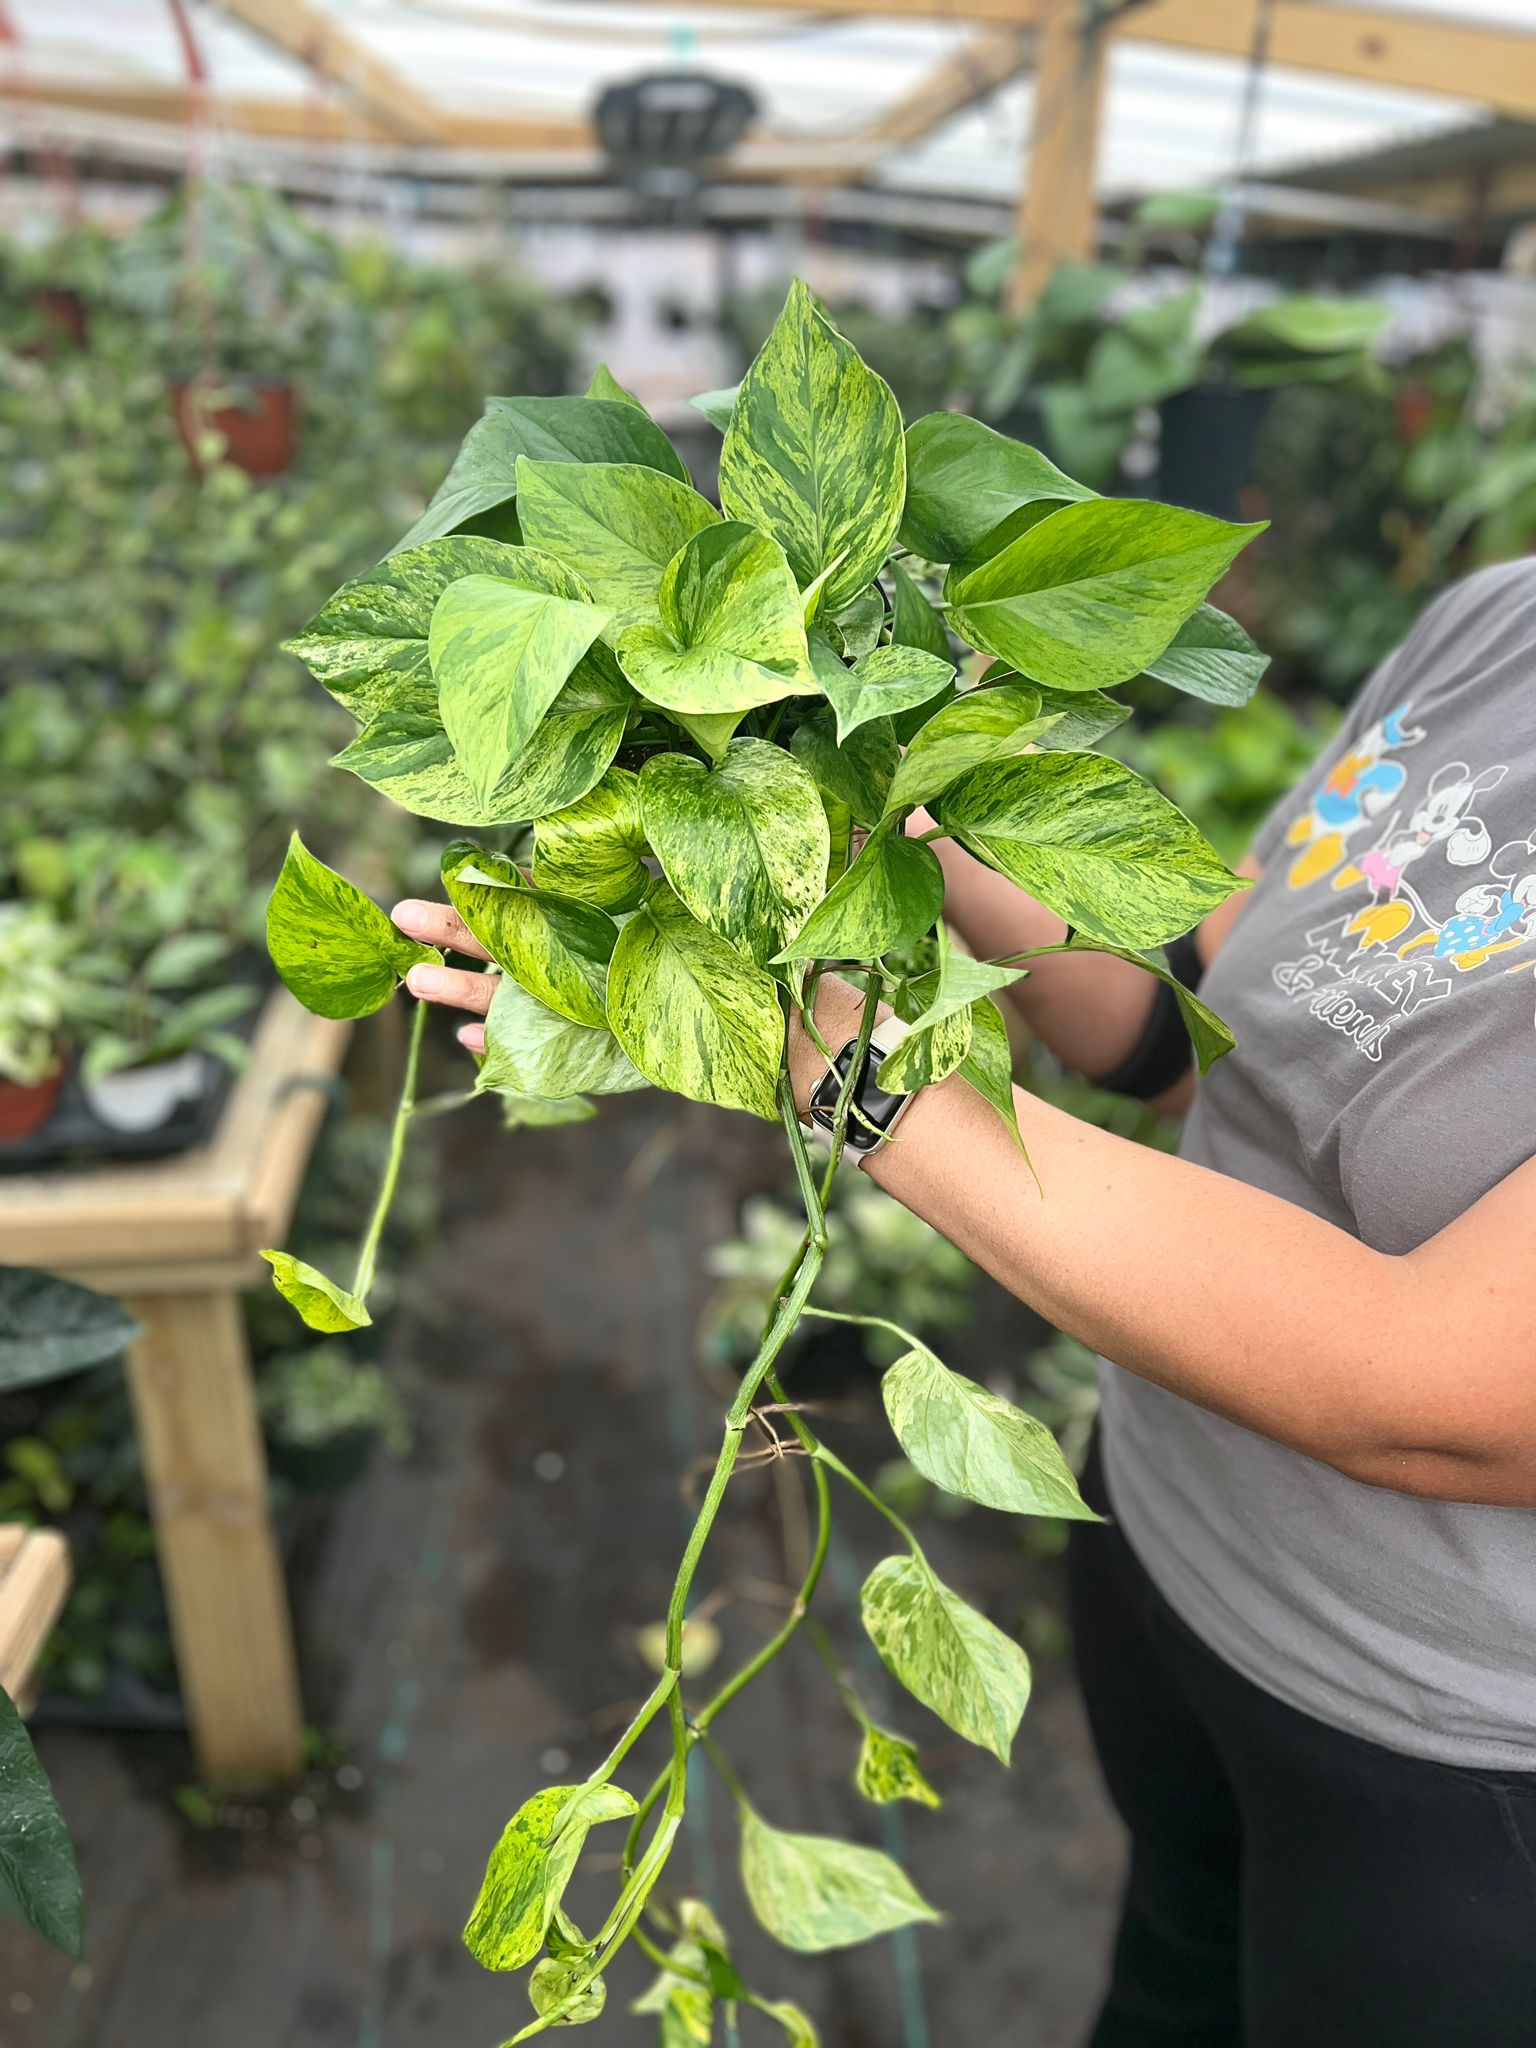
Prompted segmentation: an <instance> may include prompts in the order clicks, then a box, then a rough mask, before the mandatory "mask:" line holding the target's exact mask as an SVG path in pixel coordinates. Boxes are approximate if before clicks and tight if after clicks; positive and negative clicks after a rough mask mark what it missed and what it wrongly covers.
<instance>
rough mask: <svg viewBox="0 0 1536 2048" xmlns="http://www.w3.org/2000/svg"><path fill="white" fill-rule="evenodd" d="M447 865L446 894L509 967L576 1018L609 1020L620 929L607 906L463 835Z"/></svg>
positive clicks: (506, 970) (494, 956)
mask: <svg viewBox="0 0 1536 2048" xmlns="http://www.w3.org/2000/svg"><path fill="white" fill-rule="evenodd" d="M442 871H443V884H444V886H445V888H446V889H447V891H448V900H449V902H450V903H452V905H453V907H454V909H455V910H456V911H457V912H458V913H459V916H460V917H461V918H463V920H464V922H465V924H467V925H468V926H469V929H470V930H471V931H472V932H473V933H474V935H475V937H476V938H477V939H478V940H479V941H480V943H481V945H482V946H484V948H485V950H486V952H487V953H489V954H490V956H491V958H492V959H493V960H494V961H495V962H496V965H497V966H498V967H499V968H501V970H502V972H503V973H504V974H510V975H511V976H512V978H513V980H514V981H517V982H520V983H521V984H522V986H523V987H524V988H525V989H527V991H528V993H529V994H530V995H532V996H536V997H537V998H538V1000H539V1001H540V1002H541V1003H544V1004H545V1005H546V1006H547V1007H548V1008H549V1009H551V1010H555V1011H557V1012H558V1013H559V1014H560V1016H562V1017H567V1018H569V1019H570V1020H571V1022H572V1023H575V1024H589V1025H593V1026H597V1025H601V1024H603V1023H604V1022H605V1017H604V1012H603V990H604V986H605V984H606V981H607V977H608V959H609V955H610V954H611V953H612V952H613V942H614V940H615V938H616V937H617V936H618V926H617V925H616V924H615V923H614V921H613V919H612V918H611V917H609V916H608V915H607V913H606V912H605V911H601V910H598V909H597V908H596V907H595V906H594V905H593V904H590V903H581V902H578V901H577V900H576V898H575V897H574V896H561V895H559V894H557V893H556V892H555V891H554V890H552V889H531V888H529V886H528V884H527V882H526V881H525V880H524V878H523V875H522V872H521V870H520V869H519V868H518V866H517V865H516V863H515V862H514V861H511V860H509V859H508V858H507V857H506V855H505V854H498V853H485V852H483V851H482V850H481V849H480V848H479V847H478V846H471V845H470V844H469V843H468V841H466V840H463V839H456V840H455V841H454V842H453V844H452V845H451V846H449V847H448V848H447V849H446V850H445V851H444V854H443V870H442ZM533 1092H537V1091H533ZM570 1092H571V1093H573V1094H574V1093H577V1092H579V1091H577V1090H575V1089H573V1090H571V1091H570Z"/></svg>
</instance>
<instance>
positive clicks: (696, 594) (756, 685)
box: [618, 524, 817, 716]
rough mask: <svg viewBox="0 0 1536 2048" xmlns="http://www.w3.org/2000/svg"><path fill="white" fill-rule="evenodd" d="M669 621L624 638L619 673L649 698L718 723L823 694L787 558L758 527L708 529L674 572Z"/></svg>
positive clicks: (668, 573)
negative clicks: (727, 715) (726, 716)
mask: <svg viewBox="0 0 1536 2048" xmlns="http://www.w3.org/2000/svg"><path fill="white" fill-rule="evenodd" d="M657 606H658V609H659V612H660V616H661V623H660V624H659V625H655V626H649V625H640V626H631V627H629V628H628V629H627V630H626V631H625V632H624V633H622V634H621V635H620V637H619V647H618V654H619V665H620V666H621V667H622V669H623V670H624V673H625V674H626V675H627V676H628V677H629V679H630V681H631V682H632V683H633V684H634V686H635V688H636V689H637V690H638V691H639V692H640V694H641V696H642V697H646V698H648V699H649V700H650V702H651V703H653V704H660V705H662V706H663V707H664V708H666V709H667V710H671V711H679V712H689V713H694V714H703V715H705V716H714V715H718V714H719V713H722V712H742V711H746V710H750V709H751V707H752V706H753V705H756V704H769V703H774V702H776V701H777V700H778V699H779V698H780V697H788V696H796V695H798V696H809V695H814V694H815V692H816V689H817V684H816V678H815V675H814V673H813V671H812V669H811V657H810V650H809V648H808V647H807V646H806V640H805V623H804V619H803V617H802V614H801V606H800V592H799V589H798V587H797V586H796V583H795V579H794V576H793V575H792V574H791V572H790V567H789V564H788V562H787V561H786V560H785V559H784V551H783V549H782V548H781V547H779V545H778V544H777V542H775V541H772V540H770V539H769V538H768V537H767V535H766V534H761V533H754V532H753V531H752V530H751V528H750V527H746V526H739V525H734V524H722V525H718V526H710V527H706V528H705V529H704V531H703V532H702V533H700V534H697V535H695V537H694V538H693V539H692V540H691V541H689V542H688V544H687V545H686V546H685V547H684V548H683V549H682V550H681V551H680V552H679V553H678V554H677V555H676V556H675V557H674V559H673V560H672V561H671V562H670V563H669V564H668V565H667V568H666V570H665V572H664V574H663V576H662V579H661V586H660V589H659V590H658V592H657Z"/></svg>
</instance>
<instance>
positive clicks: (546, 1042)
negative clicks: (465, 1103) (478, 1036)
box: [475, 975, 647, 1122]
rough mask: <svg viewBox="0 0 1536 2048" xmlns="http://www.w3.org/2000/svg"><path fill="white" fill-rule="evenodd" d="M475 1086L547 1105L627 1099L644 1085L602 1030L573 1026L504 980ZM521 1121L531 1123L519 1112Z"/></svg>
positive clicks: (498, 987)
mask: <svg viewBox="0 0 1536 2048" xmlns="http://www.w3.org/2000/svg"><path fill="white" fill-rule="evenodd" d="M475 1085H476V1088H477V1089H478V1090H480V1091H481V1092H486V1091H491V1090H494V1092H495V1093H496V1094H498V1095H500V1096H502V1097H503V1098H504V1099H505V1098H507V1097H508V1096H509V1095H510V1096H517V1097H521V1098H523V1099H524V1101H525V1102H526V1101H529V1100H531V1101H533V1102H537V1103H544V1104H551V1103H557V1102H565V1101H569V1100H571V1099H572V1098H575V1097H580V1096H585V1095H622V1094H627V1093H629V1092H630V1091H631V1090H632V1089H635V1088H644V1087H645V1086H646V1085H647V1084H646V1079H645V1076H644V1075H643V1074H641V1073H639V1072H637V1071H636V1069H635V1066H634V1064H633V1062H632V1061H631V1060H630V1058H629V1056H628V1055H627V1054H626V1052H625V1051H624V1048H623V1047H622V1046H621V1045H620V1044H619V1042H618V1040H617V1039H616V1038H615V1037H614V1035H613V1033H612V1032H611V1031H610V1030H609V1029H608V1028H607V1026H606V1025H602V1026H596V1025H591V1024H573V1023H572V1022H571V1020H570V1018H569V1017H562V1016H561V1015H560V1013H559V1011H558V1010H552V1009H550V1007H549V1005H548V1004H547V1003H541V1002H540V1001H539V999H538V997H537V996H532V995H530V994H529V993H528V991H527V989H525V988H524V987H523V986H522V985H521V983H520V982H516V981H514V980H513V979H512V977H511V976H510V975H504V976H503V977H502V979H501V980H500V981H499V982H498V983H497V984H496V993H495V995H494V996H492V998H491V1007H490V1009H489V1011H488V1012H487V1013H486V1019H485V1058H484V1059H483V1060H482V1061H481V1063H480V1074H479V1078H478V1080H477V1082H476V1084H475ZM520 1121H523V1122H531V1121H534V1118H533V1117H532V1116H530V1115H528V1114H526V1113H523V1112H520Z"/></svg>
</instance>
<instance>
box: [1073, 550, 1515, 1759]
mask: <svg viewBox="0 0 1536 2048" xmlns="http://www.w3.org/2000/svg"><path fill="white" fill-rule="evenodd" d="M1254 855H1255V858H1256V860H1257V862H1258V863H1259V865H1260V866H1261V868H1262V870H1263V873H1262V876H1261V879H1260V880H1259V882H1258V883H1257V884H1256V886H1255V888H1254V890H1253V891H1252V894H1251V895H1250V897H1249V898H1248V900H1247V902H1246V903H1245V905H1244V907H1243V909H1242V911H1241V913H1240V914H1239V916H1238V917H1237V919H1236V921H1235V923H1234V924H1233V926H1232V929H1231V932H1230V934H1229V936H1228V938H1227V940H1226V942H1225V944H1224V945H1223V946H1222V948H1221V950H1220V952H1219V953H1218V954H1217V956H1216V959H1215V960H1214V962H1213V963H1212V966H1211V969H1210V972H1209V973H1208V974H1207V976H1206V978H1205V981H1204V982H1203V983H1202V985H1201V991H1200V992H1201V995H1202V996H1203V997H1205V998H1206V1000H1208V1001H1209V1002H1210V1003H1211V1004H1212V1006H1213V1007H1214V1008H1215V1009H1216V1010H1217V1011H1218V1012H1219V1013H1220V1014H1221V1015H1222V1016H1223V1017H1225V1018H1226V1020H1227V1022H1228V1023H1229V1024H1230V1025H1231V1026H1232V1028H1233V1030H1234V1031H1235V1033H1236V1034H1237V1050H1236V1051H1235V1052H1234V1053H1232V1054H1231V1055H1229V1057H1228V1058H1226V1059H1224V1060H1221V1061H1219V1062H1218V1063H1217V1065H1216V1066H1215V1067H1214V1068H1213V1069H1212V1070H1211V1072H1210V1074H1209V1075H1208V1076H1207V1077H1206V1079H1205V1080H1204V1081H1203V1082H1202V1083H1201V1085H1200V1088H1199V1091H1198V1094H1197V1097H1196V1101H1195V1106H1194V1108H1193V1109H1192V1111H1191V1113H1190V1116H1189V1118H1188V1121H1187V1123H1186V1126H1185V1130H1184V1136H1183V1142H1182V1144H1181V1147H1180V1149H1181V1152H1182V1153H1183V1155H1184V1157H1186V1158H1188V1159H1193V1160H1195V1161H1197V1162H1199V1163H1201V1164H1203V1165H1207V1166H1211V1167H1214V1168H1215V1169H1217V1170H1218V1171H1219V1172H1222V1173H1227V1174H1231V1175H1233V1176H1234V1177H1235V1178H1236V1179H1239V1180H1243V1181H1247V1182H1249V1183H1250V1184H1251V1185H1253V1186H1255V1187H1261V1188H1265V1189H1267V1190H1268V1191H1269V1192H1270V1193H1272V1194H1275V1195H1279V1196H1281V1197H1283V1198H1284V1199H1285V1200H1287V1201H1291V1202H1295V1203H1297V1204H1298V1205H1299V1206H1300V1207H1302V1208H1305V1209H1310V1210H1311V1211H1313V1212H1314V1213H1315V1214H1317V1215H1320V1216H1324V1217H1326V1218H1327V1219H1328V1220H1329V1221H1330V1222H1333V1223H1336V1224H1338V1225H1339V1226H1340V1227H1341V1228H1343V1229H1345V1230H1349V1231H1351V1232H1353V1233H1354V1234H1355V1235H1356V1236H1358V1237H1359V1238H1361V1239H1362V1240H1363V1241H1364V1242H1365V1243H1366V1244H1369V1245H1371V1246H1372V1247H1373V1248H1374V1249H1376V1250H1378V1251H1383V1252H1394V1253H1400V1252H1407V1251H1411V1250H1412V1249H1413V1248H1414V1247H1415V1246H1417V1245H1419V1244H1421V1243H1422V1242H1423V1241H1424V1240H1425V1239H1426V1238H1428V1237H1431V1236H1433V1235H1434V1234H1435V1232H1437V1231H1439V1230H1441V1229H1443V1228H1444V1227H1445V1226H1446V1225H1447V1224H1449V1223H1450V1222H1452V1221H1453V1220H1454V1219H1455V1218H1456V1217H1457V1216H1459V1215H1460V1214H1461V1213H1462V1212H1463V1211H1464V1210H1465V1209H1467V1208H1468V1207H1470V1205H1471V1204H1472V1203H1473V1202H1475V1201H1477V1200H1478V1199H1479V1198H1480V1197H1481V1196H1482V1195H1484V1194H1486V1193H1487V1192H1488V1190H1489V1189H1490V1188H1492V1187H1494V1186H1496V1185H1497V1183H1498V1182H1499V1181H1501V1180H1503V1179H1504V1178H1505V1176H1506V1175H1508V1174H1510V1173H1512V1172H1514V1170H1515V1169H1516V1168H1517V1167H1519V1166H1521V1165H1523V1164H1524V1163H1525V1161H1526V1160H1527V1159H1529V1158H1531V1157H1532V1156H1533V1155H1536V561H1523V562H1517V563H1512V564H1509V565H1507V566H1505V567H1502V568H1499V569H1491V570H1486V571H1483V572H1482V573H1481V574H1479V575H1476V576H1473V577H1471V578H1469V579H1468V580H1467V581H1466V582H1464V583H1462V584H1459V585H1458V586H1457V587H1456V588H1455V589H1453V590H1451V591H1449V592H1447V593H1446V594H1445V595H1444V596H1443V597H1442V598H1440V599H1439V600H1438V601H1437V602H1436V603H1435V604H1434V605H1432V606H1431V607H1430V609H1429V610H1428V611H1427V612H1426V613H1425V615H1424V617H1423V619H1422V620H1421V621H1420V622H1419V624H1418V626H1417V627H1416V628H1415V630H1414V632H1413V633H1412V634H1411V635H1410V636H1409V638H1408V639H1407V640H1406V641H1405V642H1404V644H1403V645H1402V646H1401V647H1400V648H1399V649H1398V650H1397V652H1396V653H1395V654H1393V655H1392V656H1391V657H1389V659H1388V660H1387V661H1386V662H1384V663H1383V664H1382V666H1381V668H1380V669H1379V670H1378V671H1377V673H1376V674H1375V675H1374V676H1373V677H1372V678H1371V680H1370V681H1369V682H1368V683H1367V684H1366V685H1365V687H1364V689H1363V690H1362V691H1361V693H1360V695H1359V697H1358V698H1357V700H1356V702H1355V704H1354V706H1353V707H1352V709H1351V712H1350V714H1349V716H1348V717H1347V718H1346V719H1345V721H1344V724H1343V726H1342V728H1341V730H1340V732H1339V733H1338V735H1337V736H1336V738H1335V739H1334V741H1333V743H1332V744H1331V745H1330V747H1329V748H1328V750H1327V752H1326V753H1325V755H1324V757H1323V759H1322V760H1321V761H1320V762H1319V763H1318V764H1317V766H1316V768H1315V769H1314V770H1313V772H1312V773H1311V774H1310V775H1309V776H1307V777H1306V778H1305V780H1304V781H1303V782H1302V784H1301V785H1300V786H1299V787H1298V788H1297V790H1296V791H1294V792H1293V793H1292V795H1291V796H1290V797H1288V798H1287V799H1286V801H1285V802H1284V803H1282V804H1281V805H1279V806H1278V807H1277V808H1276V810H1275V812H1274V813H1273V815H1272V816H1271V818H1270V819H1269V820H1268V822H1267V823H1266V825H1265V826H1264V828H1263V830H1262V831H1261V832H1260V834H1259V837H1258V840H1257V841H1256V843H1255V847H1254ZM1256 1255H1258V1254H1256ZM1334 1313H1335V1314H1336V1315H1337V1316H1338V1317H1339V1318H1340V1320H1341V1322H1342V1323H1343V1324H1345V1325H1346V1326H1347V1325H1348V1323H1349V1320H1350V1318H1351V1316H1352V1315H1355V1314H1357V1313H1358V1311H1357V1309H1356V1306H1355V1304H1353V1303H1351V1302H1349V1301H1340V1302H1338V1303H1336V1304H1335V1307H1334ZM1364 1335H1365V1333H1362V1336H1364ZM1423 1341H1424V1343H1425V1345H1426V1346H1432V1345H1434V1344H1435V1342H1436V1341H1437V1339H1436V1333H1435V1331H1434V1330H1433V1329H1426V1330H1425V1331H1424V1332H1423ZM1404 1368H1405V1370H1411V1368H1412V1360H1411V1359H1406V1360H1405V1361H1404ZM1101 1378H1102V1384H1103V1394H1104V1445H1105V1466H1106V1475H1107V1479H1108V1484H1109V1491H1110V1496H1111V1500H1112V1502H1113V1505H1114V1508H1115V1512H1116V1515H1117V1517H1118V1518H1119V1520H1120V1522H1121V1524H1122V1526H1123V1527H1124V1530H1125V1533H1126V1535H1127V1537H1128V1538H1129V1540H1130V1542H1131V1544H1132V1546H1133V1547H1134V1549H1135V1550H1136V1552H1137V1554H1138V1556H1139V1557H1140V1558H1141V1561H1142V1563H1143V1564H1144V1565H1145V1567H1146V1569H1147V1571H1148V1572H1149V1573H1150V1574H1151V1576H1152V1578H1153V1580H1154V1581H1155V1582H1156V1583H1157V1585H1158V1586H1159V1588H1160V1590H1161V1591H1162V1592H1163V1594H1164V1596H1165V1597H1166V1598H1167V1599H1168V1600H1169V1602H1170V1603H1171V1604H1172V1605H1173V1606H1174V1607H1175V1608H1176V1609H1177V1611H1178V1612H1179V1614H1180V1615H1181V1616H1182V1618H1183V1619H1184V1620H1185V1621H1186V1622H1187V1624H1188V1625H1189V1626H1190V1627H1191V1628H1192V1629H1193V1630H1194V1631H1195V1632H1196V1634H1198V1635H1200V1636H1201V1637H1202V1638H1203V1639H1204V1640H1205V1641H1206V1642H1207V1643H1208V1644H1209V1645H1210V1647H1211V1648H1212V1649H1214V1650H1216V1651H1217V1653H1218V1654H1219V1655H1221V1656H1222V1657H1224V1658H1225V1659H1226V1660H1227V1662H1228V1663H1230V1664H1233V1665H1235V1666H1236V1667H1237V1669H1238V1670H1239V1671H1241V1672H1243V1673H1244V1675H1245V1676H1247V1677H1249V1678H1251V1679H1252V1680H1253V1681H1254V1682H1255V1683H1256V1684H1259V1685H1262V1686H1264V1687H1265V1688H1266V1689H1267V1690H1268V1691H1270V1692H1272V1693H1274V1694H1276V1695H1277V1696H1278V1697H1280V1698H1282V1699H1284V1700H1286V1701H1287V1702H1288V1703H1289V1704H1290V1705H1292V1706H1295V1707H1298V1708H1300V1709H1301V1710H1302V1711H1303V1712H1306V1713H1310V1714H1313V1715H1314V1716H1316V1718H1318V1719H1319V1720H1322V1721H1326V1722H1329V1723H1331V1724H1333V1725H1334V1726H1338V1727H1343V1728H1348V1729H1351V1730H1353V1731H1354V1732H1355V1733H1357V1734H1360V1735H1362V1736H1364V1737H1366V1738H1367V1739H1369V1740H1371V1741H1373V1742H1378V1743H1381V1744H1383V1745H1385V1746H1386V1747H1387V1748H1390V1749H1397V1750H1401V1751H1404V1752H1406V1753H1408V1754H1410V1755H1418V1756H1425V1757H1431V1758H1438V1759H1439V1760H1441V1761H1442V1762H1447V1763H1455V1764H1465V1765H1470V1766H1474V1767H1478V1768H1483V1769H1496V1770H1497V1769H1511V1768H1513V1769H1521V1770H1530V1769H1536V1651H1533V1646H1536V1512H1532V1511H1530V1510H1526V1509H1517V1508H1490V1507H1464V1506H1459V1505H1456V1504H1453V1503H1446V1502H1440V1501H1426V1500H1420V1499H1415V1498H1412V1497H1410V1496H1407V1495H1403V1494H1394V1493H1388V1492H1386V1491H1383V1490H1381V1489H1379V1488H1374V1487H1369V1486H1365V1485H1362V1484H1361V1483H1360V1482H1359V1481H1357V1480H1352V1479H1347V1478H1345V1477H1344V1476H1343V1475H1342V1474H1340V1473H1337V1472H1335V1471H1333V1470H1332V1469H1331V1468H1329V1467H1327V1466H1324V1465H1320V1464H1318V1463H1316V1462H1315V1461H1314V1460H1312V1459H1309V1458H1306V1457H1304V1456H1303V1455H1302V1454H1301V1453H1300V1452H1297V1451H1292V1450H1287V1449H1285V1448H1284V1447H1283V1446H1281V1445H1278V1444H1273V1443H1269V1442H1267V1441H1266V1440H1265V1439H1263V1438H1260V1437H1257V1436H1254V1435H1253V1434H1251V1433H1250V1432H1249V1431H1247V1430H1244V1429H1242V1428H1240V1427H1238V1426H1237V1425H1236V1424H1235V1423H1230V1422H1225V1421H1223V1420H1221V1419H1220V1418H1218V1417H1216V1416H1213V1415H1209V1414H1207V1413H1205V1411H1204V1410H1202V1409H1198V1408H1195V1407H1193V1406H1192V1405H1191V1404H1190V1403H1188V1402H1186V1401H1183V1400H1181V1399H1180V1398H1179V1397H1178V1396H1177V1395H1174V1394H1169V1393H1166V1392H1164V1391H1163V1390H1162V1389H1161V1388H1158V1387H1153V1386H1151V1385H1149V1384H1147V1383H1146V1382H1144V1381H1141V1380H1136V1379H1133V1378H1131V1377H1130V1376H1129V1375H1127V1374H1124V1373H1121V1372H1119V1371H1118V1370H1116V1369H1115V1368H1114V1367H1113V1366H1112V1365H1109V1364H1106V1365H1105V1367H1104V1369H1103V1372H1102V1375H1101Z"/></svg>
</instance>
